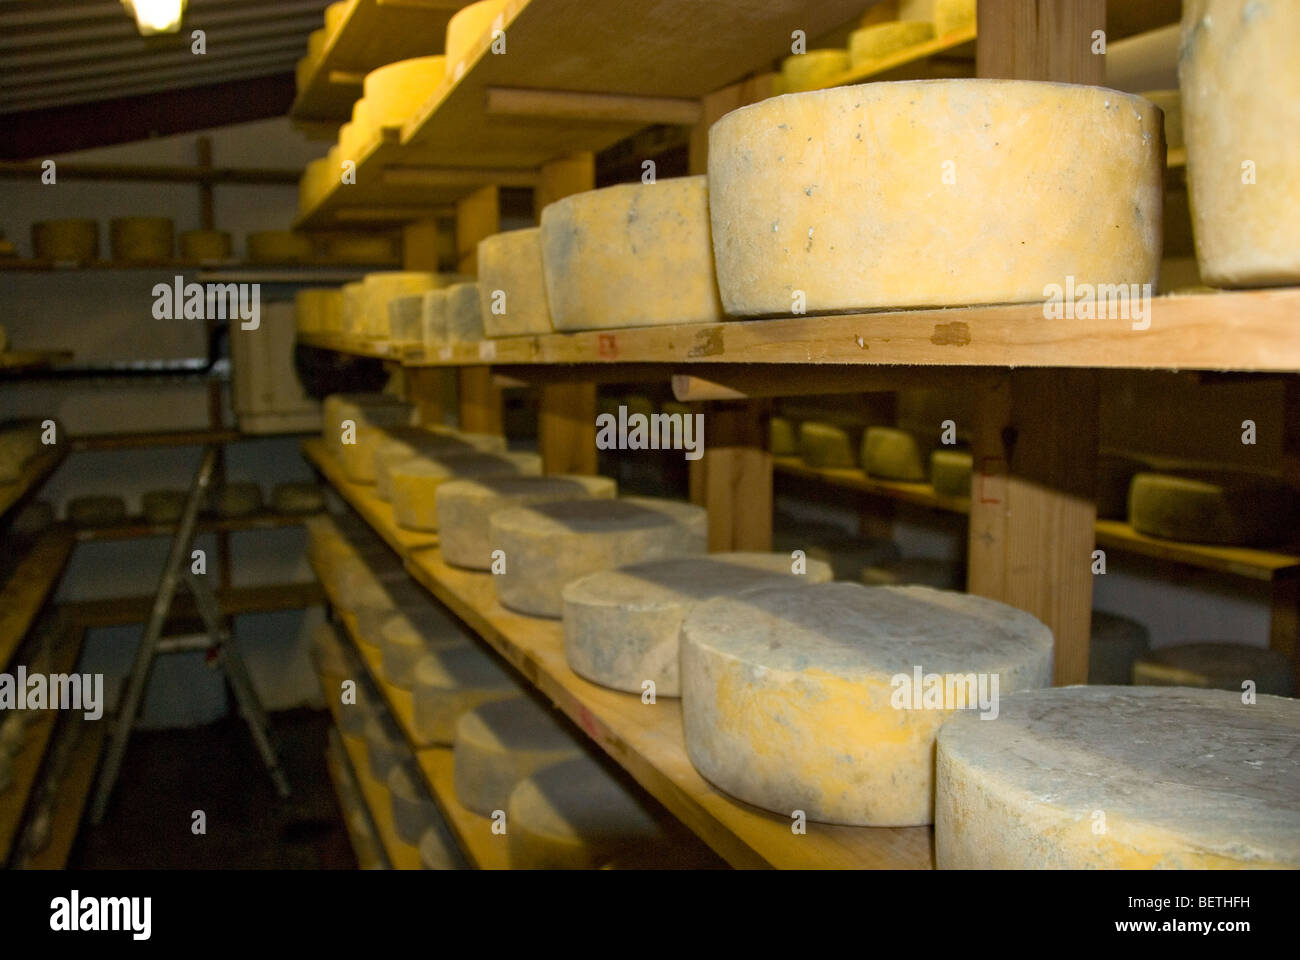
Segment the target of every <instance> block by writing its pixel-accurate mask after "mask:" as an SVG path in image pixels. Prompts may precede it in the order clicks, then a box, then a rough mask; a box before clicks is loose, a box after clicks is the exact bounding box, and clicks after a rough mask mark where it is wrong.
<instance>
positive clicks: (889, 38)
mask: <svg viewBox="0 0 1300 960" xmlns="http://www.w3.org/2000/svg"><path fill="white" fill-rule="evenodd" d="M933 39H934V24H932V23H926V22H924V21H922V20H895V21H894V22H893V23H879V24H876V25H875V26H871V27H863V28H862V29H861V30H854V31H853V32H852V33H851V34H849V61H850V62H851V63H852V64H853V68H854V69H855V70H856V69H859V68H861V67H865V66H868V65H869V64H872V63H875V62H876V61H877V60H883V59H884V58H885V57H888V56H890V55H891V54H895V53H898V51H900V50H906V49H907V48H908V47H914V46H916V45H917V44H918V43H925V42H926V41H927V40H933Z"/></svg>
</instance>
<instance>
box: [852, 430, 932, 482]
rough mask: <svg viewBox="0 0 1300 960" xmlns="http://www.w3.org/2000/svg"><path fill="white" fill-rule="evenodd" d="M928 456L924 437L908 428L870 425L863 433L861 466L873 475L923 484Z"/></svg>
mask: <svg viewBox="0 0 1300 960" xmlns="http://www.w3.org/2000/svg"><path fill="white" fill-rule="evenodd" d="M929 457H930V451H929V448H923V447H922V440H921V438H920V437H919V436H917V435H916V434H914V433H911V432H909V431H907V430H899V429H896V428H895V427H868V428H867V432H866V433H865V434H863V436H862V469H863V470H865V471H867V473H869V474H871V475H872V476H874V477H883V478H885V479H887V480H902V481H905V482H909V483H921V482H923V481H924V480H925V478H926V475H927V469H926V464H927V462H928V460H929Z"/></svg>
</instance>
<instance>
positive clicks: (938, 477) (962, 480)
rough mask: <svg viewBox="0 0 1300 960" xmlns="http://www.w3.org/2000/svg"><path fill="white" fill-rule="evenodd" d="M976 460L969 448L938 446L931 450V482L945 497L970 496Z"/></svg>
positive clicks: (937, 491)
mask: <svg viewBox="0 0 1300 960" xmlns="http://www.w3.org/2000/svg"><path fill="white" fill-rule="evenodd" d="M974 468H975V461H974V458H973V457H972V456H971V452H970V451H969V450H958V449H953V448H951V447H937V448H936V449H934V450H932V451H931V452H930V484H931V485H932V486H933V487H934V492H935V493H937V494H939V495H940V496H943V497H969V496H970V484H971V476H972V474H973V473H974Z"/></svg>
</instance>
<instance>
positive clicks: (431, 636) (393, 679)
mask: <svg viewBox="0 0 1300 960" xmlns="http://www.w3.org/2000/svg"><path fill="white" fill-rule="evenodd" d="M470 636H471V635H470V633H469V631H467V630H466V629H465V627H463V626H462V625H461V623H460V621H459V620H456V619H455V618H454V617H452V616H451V615H449V614H447V613H445V612H444V611H442V610H441V609H439V608H438V607H435V606H434V605H433V604H425V605H424V606H423V607H421V608H418V609H417V608H407V609H405V610H401V611H399V612H397V613H393V614H391V615H389V616H388V617H387V618H386V619H385V620H384V622H383V626H381V627H380V629H379V646H380V650H381V656H382V659H381V661H380V663H381V664H382V666H383V671H384V679H385V680H386V681H388V682H389V683H391V684H392V685H393V686H395V687H401V688H402V689H403V690H409V689H411V684H412V683H413V682H414V680H415V665H416V664H417V663H419V662H420V658H421V657H423V656H424V655H425V654H426V653H428V652H430V651H431V650H435V649H441V648H443V647H448V646H452V645H455V644H464V643H468V642H469V640H470Z"/></svg>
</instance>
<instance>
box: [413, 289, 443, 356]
mask: <svg viewBox="0 0 1300 960" xmlns="http://www.w3.org/2000/svg"><path fill="white" fill-rule="evenodd" d="M419 327H420V336H419V340H420V342H421V343H423V344H424V345H425V347H427V348H429V349H434V348H436V347H441V346H442V345H443V344H444V343H446V342H447V291H446V290H443V289H438V290H426V291H425V292H424V293H423V294H421V295H420V313H419Z"/></svg>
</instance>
